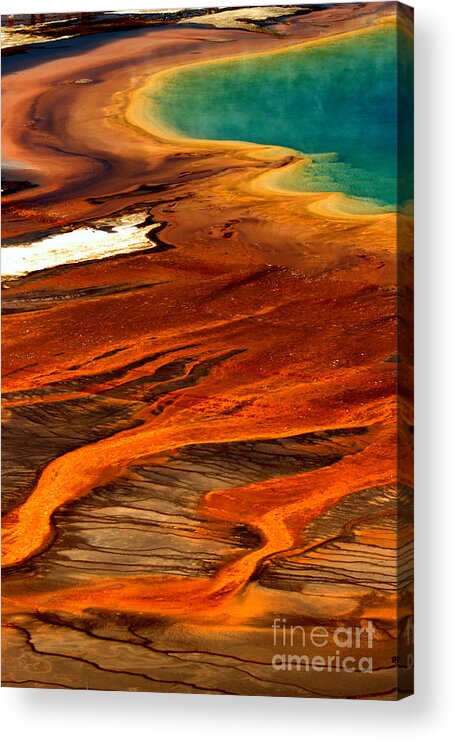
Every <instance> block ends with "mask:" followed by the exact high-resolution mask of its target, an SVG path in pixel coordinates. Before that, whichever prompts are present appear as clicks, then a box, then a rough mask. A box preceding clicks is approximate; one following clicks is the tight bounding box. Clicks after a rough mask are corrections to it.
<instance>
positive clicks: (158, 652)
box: [2, 2, 413, 699]
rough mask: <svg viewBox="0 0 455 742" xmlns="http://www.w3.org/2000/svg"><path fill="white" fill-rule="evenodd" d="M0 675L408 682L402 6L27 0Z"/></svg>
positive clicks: (118, 686) (7, 314)
mask: <svg viewBox="0 0 455 742" xmlns="http://www.w3.org/2000/svg"><path fill="white" fill-rule="evenodd" d="M2 26H3V28H2V31H3V43H4V50H3V54H4V57H3V74H4V78H3V108H4V114H5V118H4V126H3V154H4V158H5V159H4V163H3V244H4V248H3V282H4V289H3V321H4V330H3V370H4V378H3V384H4V436H3V446H4V458H3V511H4V517H3V568H4V573H3V575H4V576H3V597H4V607H3V616H4V622H5V628H4V631H3V657H4V665H3V667H4V675H3V683H4V685H7V686H12V687H18V688H21V687H39V688H74V689H78V688H83V689H86V688H87V689H108V690H131V691H133V690H134V691H169V692H173V693H217V694H220V693H221V694H244V695H270V696H288V695H289V696H301V697H308V696H314V697H329V698H340V697H346V698H357V699H363V698H367V699H397V698H400V697H402V696H405V695H408V694H409V693H411V692H412V664H413V660H412V657H413V655H412V638H413V637H412V452H411V450H412V449H411V439H410V435H411V426H412V337H411V328H412V177H413V176H412V11H411V9H410V8H407V7H406V6H403V5H400V4H396V3H388V2H385V3H352V4H323V5H314V6H311V5H310V6H308V5H305V6H303V5H302V6H299V5H294V6H273V7H260V8H254V7H253V8H242V9H225V8H211V9H196V10H195V9H191V10H179V11H170V10H166V11H161V12H160V11H156V10H153V11H150V12H130V13H129V12H123V13H107V12H102V13H85V14H84V13H73V14H70V13H65V14H55V15H39V14H36V15H34V16H30V15H26V16H24V15H23V16H9V17H4V18H3V19H2Z"/></svg>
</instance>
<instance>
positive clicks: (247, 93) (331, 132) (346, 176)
mask: <svg viewBox="0 0 455 742" xmlns="http://www.w3.org/2000/svg"><path fill="white" fill-rule="evenodd" d="M397 39H398V40H399V41H398V52H399V53H398V57H397ZM397 59H398V63H397ZM411 71H412V41H411V40H410V39H408V37H407V36H406V35H405V34H404V33H403V34H402V33H398V35H397V32H396V29H395V28H392V27H382V28H378V29H377V30H374V31H371V32H367V33H359V34H355V35H352V36H346V37H344V38H339V39H338V40H337V39H334V40H332V41H329V42H326V43H324V44H320V45H313V46H311V45H309V46H306V47H300V48H299V49H295V50H294V51H293V50H286V51H283V52H279V53H275V54H271V55H261V56H251V57H244V58H242V59H235V58H233V59H230V60H223V61H222V62H208V63H206V64H201V65H196V66H188V67H183V68H182V69H181V70H180V71H178V72H175V73H173V74H172V75H171V76H169V77H168V78H167V79H166V80H165V82H164V84H163V86H162V87H161V88H160V89H159V90H157V91H156V92H155V93H153V94H151V95H150V98H149V103H148V106H149V112H150V116H152V117H156V116H158V119H160V120H161V121H162V123H164V124H165V125H166V126H169V127H171V128H172V129H174V130H176V131H178V132H179V133H182V134H184V135H186V136H190V137H194V138H200V139H211V140H230V141H232V140H239V141H246V142H255V143H259V144H268V145H281V146H284V147H290V148H292V149H295V150H298V151H299V152H302V153H305V154H308V155H310V156H313V155H314V157H313V161H312V163H311V164H310V165H309V166H308V167H301V168H297V169H296V171H295V172H294V173H293V174H292V175H289V176H288V177H287V179H286V180H285V181H284V182H283V185H284V186H285V187H287V188H289V189H291V190H303V191H337V192H342V193H345V194H348V195H350V196H354V197H357V198H363V199H368V200H370V201H371V202H372V203H373V204H376V205H377V206H380V207H384V208H385V210H395V209H396V208H397V205H399V204H400V203H403V202H406V201H407V200H409V199H411V198H412V168H411V166H412V148H413V144H412V81H411V80H410V74H411ZM398 110H399V111H400V119H401V124H402V125H401V127H400V135H399V140H400V162H399V163H398V162H397V140H398V131H397V111H398ZM397 168H398V169H399V171H400V175H401V177H400V184H399V187H397ZM397 193H399V195H397Z"/></svg>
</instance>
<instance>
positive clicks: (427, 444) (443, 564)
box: [0, 0, 455, 742]
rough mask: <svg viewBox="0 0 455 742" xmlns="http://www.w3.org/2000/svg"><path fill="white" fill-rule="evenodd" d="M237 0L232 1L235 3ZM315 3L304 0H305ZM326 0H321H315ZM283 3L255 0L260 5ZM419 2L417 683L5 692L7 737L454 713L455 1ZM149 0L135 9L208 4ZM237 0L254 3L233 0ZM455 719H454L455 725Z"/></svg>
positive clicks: (264, 726) (352, 730)
mask: <svg viewBox="0 0 455 742" xmlns="http://www.w3.org/2000/svg"><path fill="white" fill-rule="evenodd" d="M228 2H229V0H226V2H225V3H224V4H228ZM300 2H301V3H302V4H303V0H300ZM313 2H315V0H313ZM266 4H272V3H261V2H254V0H251V5H266ZM413 4H414V7H415V11H416V18H415V20H416V27H415V44H416V65H415V71H416V228H417V237H416V331H417V336H416V435H417V440H416V444H417V450H416V530H417V533H416V545H417V553H416V694H415V695H414V696H413V697H412V698H409V699H406V700H403V701H401V702H399V703H392V702H390V703H387V702H378V701H332V700H327V701H326V700H316V699H308V700H307V699H292V698H290V699H283V698H241V697H227V696H188V695H173V694H170V695H164V694H148V693H112V692H111V693H109V692H100V691H91V692H85V691H77V692H76V691H65V690H41V689H21V690H16V689H10V688H3V689H2V690H1V691H0V709H1V720H2V726H3V731H4V732H5V733H6V739H9V740H20V741H22V740H25V739H27V740H33V742H41V740H59V739H64V740H65V742H73V740H84V742H85V741H87V742H92V740H95V739H96V738H97V737H99V738H100V739H105V740H109V742H111V741H112V742H117V741H119V742H120V740H122V742H123V741H124V740H126V742H130V740H134V742H136V740H139V739H140V740H141V741H142V740H152V739H153V740H159V742H161V740H165V741H167V740H171V739H173V738H174V737H175V738H176V739H178V738H180V739H182V740H184V741H185V742H192V741H193V740H195V741H196V740H197V742H205V740H210V741H212V740H221V742H223V741H224V740H230V741H232V742H246V740H252V741H253V742H256V740H257V742H259V741H260V742H269V741H270V740H279V741H280V742H288V740H289V741H290V740H292V742H297V741H298V742H300V740H302V741H303V740H308V739H314V740H317V742H324V740H329V739H330V740H332V739H333V738H336V737H343V738H346V739H349V740H353V741H357V740H362V741H363V740H368V742H375V741H376V740H381V742H384V740H386V741H387V742H388V740H389V739H390V740H391V742H392V741H393V742H395V740H398V739H400V740H412V741H413V742H420V740H425V742H427V740H428V737H429V736H430V737H431V738H432V739H431V742H432V740H435V741H436V740H437V742H440V741H441V742H445V740H449V739H453V738H454V736H453V734H454V728H455V724H454V723H453V709H454V707H455V697H454V691H455V683H454V671H453V663H454V656H453V653H454V650H453V646H454V632H455V611H454V607H455V606H454V599H453V594H454V590H455V580H454V559H453V554H454V548H453V544H454V543H455V509H454V499H455V497H454V496H455V487H454V482H455V477H454V473H453V468H454V459H455V450H454V444H455V436H454V426H455V420H454V413H455V409H454V399H455V395H454V389H455V378H454V377H455V357H454V352H453V344H454V320H455V316H454V294H455V283H454V268H455V260H454V250H455V239H454V232H455V230H454V218H455V188H454V183H455V161H454V160H455V158H454V149H455V146H454V131H455V115H454V114H455V106H454V95H455V88H454V83H453V73H454V72H455V55H454V51H453V50H454V47H455V27H454V24H455V17H454V7H455V2H454V0H415V2H414V3H413ZM125 5H126V6H127V7H128V2H120V1H119V0H98V1H97V2H93V0H73V2H68V3H65V2H62V1H60V2H58V1H57V0H28V1H27V0H4V1H3V2H2V13H3V14H8V13H31V12H52V11H60V12H61V11H72V10H120V9H123V8H124V7H125ZM209 5H218V3H216V2H215V3H214V2H210V0H209V1H208V2H207V1H205V2H204V0H200V1H199V2H195V1H194V0H180V2H179V0H177V2H176V0H148V2H137V3H136V2H135V0H134V1H133V2H131V6H129V9H131V8H141V9H144V8H160V7H161V8H162V7H167V8H171V7H182V6H186V7H190V6H192V7H201V6H202V7H205V6H209ZM229 5H231V6H234V5H243V3H241V2H236V0H231V2H229ZM450 728H452V732H450Z"/></svg>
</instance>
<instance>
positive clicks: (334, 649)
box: [272, 618, 375, 673]
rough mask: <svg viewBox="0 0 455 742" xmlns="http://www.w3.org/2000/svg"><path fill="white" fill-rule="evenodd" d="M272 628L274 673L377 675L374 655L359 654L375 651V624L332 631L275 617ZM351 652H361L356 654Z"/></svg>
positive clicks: (367, 623)
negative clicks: (374, 670) (357, 673)
mask: <svg viewBox="0 0 455 742" xmlns="http://www.w3.org/2000/svg"><path fill="white" fill-rule="evenodd" d="M272 629H273V646H274V648H276V654H274V655H273V657H272V667H273V669H274V670H277V671H286V670H288V671H295V670H297V671H302V670H303V671H308V670H314V671H315V672H323V671H324V670H325V671H327V672H362V673H371V672H373V657H372V654H371V653H370V654H360V652H359V651H358V650H366V651H368V650H372V649H373V641H374V634H375V628H374V625H373V622H372V621H367V622H365V625H362V626H355V627H353V626H339V627H337V628H335V629H333V630H330V629H328V628H326V627H325V626H312V627H305V626H301V625H298V624H297V625H293V624H288V621H287V619H286V618H275V619H274V621H273V624H272ZM328 649H329V650H330V651H329V652H328V651H327V650H328ZM301 650H302V653H300V651H301ZM350 650H357V651H354V653H353V654H352V653H351V652H350Z"/></svg>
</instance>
